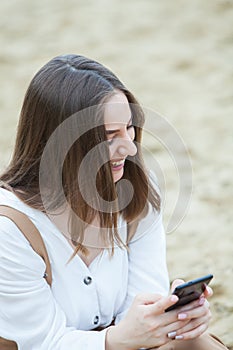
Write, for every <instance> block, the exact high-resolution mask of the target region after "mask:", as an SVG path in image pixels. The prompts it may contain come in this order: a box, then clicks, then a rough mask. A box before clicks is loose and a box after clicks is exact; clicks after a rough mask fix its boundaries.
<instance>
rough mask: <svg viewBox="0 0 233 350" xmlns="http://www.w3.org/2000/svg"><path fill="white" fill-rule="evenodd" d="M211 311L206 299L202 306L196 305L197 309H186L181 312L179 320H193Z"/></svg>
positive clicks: (178, 316)
mask: <svg viewBox="0 0 233 350" xmlns="http://www.w3.org/2000/svg"><path fill="white" fill-rule="evenodd" d="M208 313H209V303H208V301H207V300H206V301H205V303H204V304H203V305H202V306H199V307H196V308H195V309H191V310H184V311H182V312H179V313H178V315H177V318H178V320H187V319H189V320H191V319H193V318H199V317H202V316H205V315H206V314H208Z"/></svg>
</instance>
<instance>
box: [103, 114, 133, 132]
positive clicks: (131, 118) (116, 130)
mask: <svg viewBox="0 0 233 350" xmlns="http://www.w3.org/2000/svg"><path fill="white" fill-rule="evenodd" d="M132 120H133V117H132V116H131V117H130V120H129V121H128V123H127V126H128V125H129V124H130V123H131V122H132ZM118 131H120V130H119V129H115V130H112V129H108V130H105V132H106V134H107V135H111V134H115V133H116V132H118Z"/></svg>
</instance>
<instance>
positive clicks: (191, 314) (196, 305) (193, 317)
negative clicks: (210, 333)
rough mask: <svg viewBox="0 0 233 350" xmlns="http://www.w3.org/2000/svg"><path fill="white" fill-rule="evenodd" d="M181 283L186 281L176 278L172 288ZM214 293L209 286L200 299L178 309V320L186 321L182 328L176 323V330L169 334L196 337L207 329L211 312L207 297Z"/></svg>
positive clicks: (172, 336) (178, 337)
mask: <svg viewBox="0 0 233 350" xmlns="http://www.w3.org/2000/svg"><path fill="white" fill-rule="evenodd" d="M181 283H184V281H182V280H175V281H174V282H173V285H172V289H174V288H175V287H176V286H177V285H179V284H181ZM212 295H213V291H212V289H211V288H210V287H208V286H207V287H206V289H205V291H204V292H203V294H202V295H201V296H200V298H199V299H198V300H196V301H193V302H192V303H190V304H187V305H185V306H182V307H180V308H178V309H177V310H176V312H177V318H178V320H182V319H183V320H184V321H185V323H184V324H183V326H182V327H181V328H178V325H177V324H174V331H173V332H171V333H170V334H169V336H170V338H171V339H186V340H187V339H195V338H197V337H199V336H200V335H202V334H203V333H204V332H205V331H206V330H207V328H208V325H209V321H210V318H211V312H210V309H209V303H208V301H207V300H206V299H207V298H209V297H210V296H212Z"/></svg>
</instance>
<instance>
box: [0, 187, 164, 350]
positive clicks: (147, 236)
mask: <svg viewBox="0 0 233 350" xmlns="http://www.w3.org/2000/svg"><path fill="white" fill-rule="evenodd" d="M0 204H5V205H9V206H11V207H14V208H16V209H18V210H20V211H22V212H24V213H25V214H27V215H28V216H29V218H30V219H31V220H32V221H33V223H34V224H35V225H36V227H37V228H38V230H39V231H40V233H41V235H42V237H43V239H44V242H45V244H46V248H47V250H48V254H49V258H50V261H51V267H52V277H53V283H52V288H50V287H49V285H48V284H47V283H46V281H45V279H44V278H43V275H44V271H45V264H44V261H43V260H42V259H41V257H40V256H39V255H37V254H36V253H35V251H34V250H33V249H32V248H31V246H30V244H29V242H28V241H27V240H26V238H25V237H24V236H23V234H22V233H21V232H20V231H19V230H18V228H17V227H16V226H15V224H14V223H13V222H12V221H10V220H9V219H7V218H5V217H2V216H0V336H2V337H4V338H7V339H12V340H15V341H16V342H17V344H18V348H19V349H20V350H37V349H40V350H67V349H69V350H95V349H97V350H104V349H105V333H106V330H103V331H100V332H97V331H91V329H93V328H95V327H97V326H107V325H109V324H110V323H111V321H112V319H113V317H116V322H119V321H120V320H121V319H122V317H124V315H125V313H126V312H127V309H128V308H129V306H130V305H131V303H132V300H133V298H134V296H135V295H136V294H138V293H139V292H150V293H160V294H163V295H166V294H167V293H168V289H169V283H168V273H167V267H166V257H165V235H164V230H163V226H162V218H161V215H160V216H158V215H156V213H155V212H154V211H153V210H152V209H150V212H149V213H148V215H147V217H146V218H144V219H143V220H142V221H141V222H140V224H139V226H138V229H137V233H136V235H135V237H134V238H133V240H132V242H131V243H130V250H129V253H128V252H127V251H126V250H125V249H120V248H116V249H115V253H114V256H113V257H110V256H109V254H108V251H107V250H106V251H104V252H103V254H102V255H100V256H98V257H97V258H96V259H95V260H94V261H93V262H92V263H91V265H90V266H89V267H87V266H86V265H85V263H84V262H83V261H82V260H81V258H80V257H79V256H75V257H74V258H73V260H71V262H70V263H68V264H67V261H68V260H69V258H70V257H71V255H72V247H71V246H70V244H69V243H68V242H67V240H66V239H65V237H64V236H63V235H62V234H61V233H60V232H59V231H58V229H57V228H56V227H55V226H54V225H53V224H52V222H51V221H50V220H49V219H48V217H47V216H46V215H45V214H43V213H41V212H40V211H38V210H35V209H32V208H30V207H28V206H27V205H25V204H24V203H22V202H21V201H20V200H19V199H18V198H17V197H16V196H14V195H13V194H12V193H10V192H8V191H6V190H4V189H0ZM119 231H120V233H121V237H122V238H123V239H126V224H125V223H124V222H123V221H122V220H121V221H120V222H119ZM87 276H90V277H91V278H92V282H91V283H90V284H88V285H87V284H85V283H84V278H85V277H87ZM97 317H98V318H99V322H98V323H96V324H95V323H94V321H96V318H97Z"/></svg>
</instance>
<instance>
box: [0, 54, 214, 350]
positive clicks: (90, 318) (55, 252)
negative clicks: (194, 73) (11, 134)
mask: <svg viewBox="0 0 233 350" xmlns="http://www.w3.org/2000/svg"><path fill="white" fill-rule="evenodd" d="M143 122H144V116H143V112H142V110H141V108H140V106H139V104H138V103H137V101H136V99H135V98H134V96H133V95H132V93H131V92H129V91H128V90H127V89H126V87H125V86H124V85H123V84H122V83H121V82H120V81H119V80H118V78H117V77H116V76H115V75H114V74H113V73H112V72H110V71H109V70H108V69H107V68H105V67H103V66H102V65H101V64H99V63H97V62H94V61H93V60H90V59H87V58H85V57H82V56H76V55H65V56H59V57H55V58H54V59H52V60H51V61H50V62H48V63H47V64H46V65H45V66H44V67H43V68H42V69H41V70H40V71H39V72H38V73H37V74H36V75H35V77H34V78H33V80H32V82H31V84H30V85H29V88H28V90H27V93H26V96H25V99H24V103H23V107H22V111H21V116H20V120H19V126H18V132H17V139H16V145H15V149H14V154H13V158H12V161H11V163H10V165H9V167H8V168H7V170H6V171H5V172H4V174H2V176H1V177H0V180H1V183H2V187H1V189H0V204H1V205H7V206H10V207H13V208H15V209H17V210H19V211H21V212H23V213H25V214H26V215H27V216H28V217H29V218H30V219H31V221H32V222H33V223H34V225H35V226H36V227H37V229H38V230H39V232H40V234H41V236H42V237H43V240H44V242H45V245H46V248H47V251H48V255H49V260H50V263H51V267H52V278H53V281H52V285H51V288H50V287H49V285H48V284H47V282H46V279H45V278H44V277H45V274H44V272H45V264H44V262H43V260H42V259H41V258H40V256H39V255H38V254H36V253H35V251H34V250H33V249H32V247H31V246H30V244H29V242H28V241H27V239H26V238H25V237H24V236H23V235H22V232H20V230H19V229H18V228H17V227H16V225H15V224H14V223H13V222H12V221H10V220H9V219H7V218H6V217H3V216H2V217H0V223H1V225H0V230H1V241H0V242H1V243H0V244H1V247H0V251H1V264H0V291H1V311H0V315H1V323H0V325H1V334H0V335H1V337H2V338H5V339H9V340H12V341H14V342H15V343H17V345H18V347H19V349H22V350H29V349H30V350H32V349H46V350H48V349H52V350H58V349H59V350H63V349H64V350H66V349H70V350H71V349H75V350H78V349H79V350H81V349H91V350H92V349H100V350H103V349H105V350H114V349H117V350H121V349H122V350H128V349H135V350H136V349H139V348H142V347H143V348H158V347H161V349H186V348H187V347H188V346H189V347H190V349H198V350H201V349H203V350H207V349H208V348H210V349H212V348H213V347H211V346H212V345H213V342H215V341H214V340H210V338H209V337H208V336H207V335H206V334H205V331H206V330H207V327H208V322H209V319H210V311H209V306H208V302H207V301H206V298H207V297H209V296H210V295H211V294H212V291H211V290H210V289H208V288H207V289H206V290H205V292H204V293H203V295H202V297H201V298H200V299H199V300H197V301H195V302H193V303H191V304H190V305H188V306H186V307H181V308H179V309H177V310H174V311H170V312H166V313H165V312H164V310H165V309H166V308H168V307H169V306H171V305H173V304H175V303H176V302H177V297H175V296H167V294H168V285H169V283H168V274H167V268H166V262H165V239H164V231H163V226H162V219H161V208H160V197H159V194H158V192H157V189H156V185H155V182H154V180H153V177H151V176H150V175H149V174H148V173H147V171H146V169H145V167H144V165H143V160H142V155H141V146H140V142H141V134H142V127H143ZM179 283H181V281H179V280H177V281H175V282H174V283H173V288H174V286H175V285H177V284H179ZM209 342H211V344H212V345H210V346H209V345H208V344H209ZM216 344H217V342H216ZM216 344H215V345H216ZM208 346H209V347H208Z"/></svg>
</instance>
